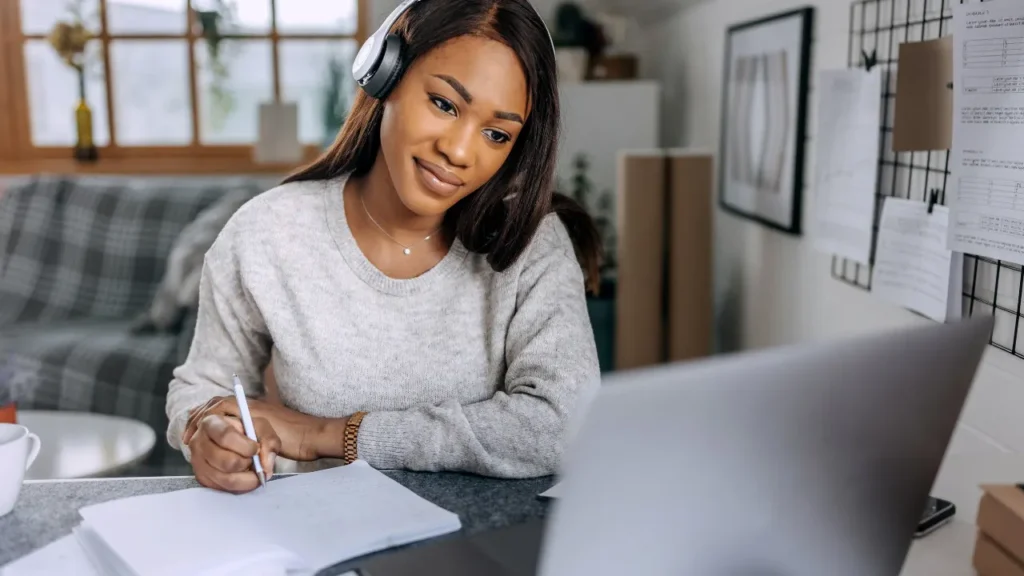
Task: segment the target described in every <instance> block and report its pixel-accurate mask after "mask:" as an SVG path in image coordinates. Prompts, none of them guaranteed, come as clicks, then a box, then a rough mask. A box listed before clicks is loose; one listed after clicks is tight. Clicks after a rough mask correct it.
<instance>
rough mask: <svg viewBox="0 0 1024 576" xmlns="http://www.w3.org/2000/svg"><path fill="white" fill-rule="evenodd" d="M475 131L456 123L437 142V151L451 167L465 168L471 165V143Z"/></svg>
mask: <svg viewBox="0 0 1024 576" xmlns="http://www.w3.org/2000/svg"><path fill="white" fill-rule="evenodd" d="M475 133H476V130H474V129H473V127H471V126H468V125H466V124H462V123H456V124H455V125H454V126H452V128H451V129H450V130H449V131H447V132H446V133H445V134H444V135H443V136H441V138H439V139H438V140H437V150H438V152H440V153H441V154H443V155H444V156H445V158H447V160H448V162H449V163H450V164H451V165H452V166H457V167H459V168H465V167H467V166H469V165H470V164H471V163H472V149H473V148H472V142H473V140H472V139H473V134H475Z"/></svg>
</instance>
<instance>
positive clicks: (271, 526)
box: [80, 461, 461, 576]
mask: <svg viewBox="0 0 1024 576" xmlns="http://www.w3.org/2000/svg"><path fill="white" fill-rule="evenodd" d="M80 513H81V515H82V517H83V518H85V521H86V522H87V523H88V524H89V526H90V527H91V528H92V529H93V530H94V531H95V532H96V534H98V535H99V536H100V537H101V538H102V539H103V540H104V541H105V542H106V543H107V545H108V546H109V547H110V548H111V549H112V550H114V551H116V553H117V554H118V555H119V556H120V557H121V558H122V559H123V560H124V562H125V563H126V564H127V565H129V566H130V567H131V568H132V570H134V571H135V572H137V573H139V574H147V575H148V574H154V575H155V576H163V575H165V574H166V575H168V576H171V575H178V574H184V573H189V574H194V573H199V572H203V571H204V570H211V569H215V568H217V567H224V566H227V565H229V564H231V563H232V561H233V560H237V559H238V558H239V557H253V556H258V555H260V554H261V553H265V552H266V551H267V550H270V549H278V550H281V549H283V550H287V551H288V552H291V553H292V554H294V556H295V557H297V558H298V559H299V560H301V562H302V563H303V564H304V565H306V566H309V567H313V568H315V567H323V566H328V565H332V564H335V563H338V562H341V561H344V560H348V559H351V558H355V557H357V556H362V555H364V554H368V553H371V552H376V551H379V550H382V549H385V548H389V547H391V546H397V545H402V544H408V543H411V542H415V541H417V540H422V539H424V538H429V537H433V536H439V535H441V534H446V533H449V532H454V531H457V530H458V529H459V528H460V527H461V524H460V523H459V519H458V516H457V515H455V514H452V513H451V512H448V511H446V510H444V509H442V508H440V507H438V506H436V505H434V504H432V503H430V502H428V501H427V500H425V499H423V498H421V497H419V496H417V495H416V494H415V493H413V492H412V491H410V490H409V489H407V488H405V487H404V486H402V485H401V484H398V483H397V482H395V481H393V480H391V479H390V478H388V477H387V476H385V475H384V474H382V473H380V472H379V471H377V470H374V469H373V468H372V467H370V466H369V465H368V464H366V463H365V462H362V461H357V462H355V463H353V464H351V465H348V466H343V467H337V468H329V469H326V470H321V471H318V472H309V473H306V474H299V475H296V476H291V477H288V478H282V479H280V480H275V481H273V482H270V483H268V484H267V487H266V488H263V489H257V490H255V491H253V492H249V493H247V494H242V495H234V494H227V493H223V492H218V491H215V490H210V489H207V488H192V489H188V490H182V491H178V492H171V493H167V494H154V495H147V496H136V497H132V498H126V499H123V500H116V501H112V502H106V503H103V504H97V505H93V506H87V507H85V508H82V509H81V510H80Z"/></svg>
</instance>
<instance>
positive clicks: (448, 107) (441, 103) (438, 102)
mask: <svg viewBox="0 0 1024 576" xmlns="http://www.w3.org/2000/svg"><path fill="white" fill-rule="evenodd" d="M430 101H431V102H433V103H434V106H437V109H438V110H440V111H441V112H444V113H445V114H452V115H454V114H455V106H453V105H452V103H451V102H449V101H447V100H445V99H444V98H441V97H439V96H431V97H430Z"/></svg>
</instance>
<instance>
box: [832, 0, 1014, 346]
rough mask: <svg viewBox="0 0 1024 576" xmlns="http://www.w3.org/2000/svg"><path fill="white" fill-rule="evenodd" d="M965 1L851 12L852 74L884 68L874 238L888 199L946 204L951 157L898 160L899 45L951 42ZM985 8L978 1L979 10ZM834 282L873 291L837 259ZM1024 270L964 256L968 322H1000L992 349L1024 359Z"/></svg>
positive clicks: (869, 0)
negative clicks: (986, 318) (956, 7)
mask: <svg viewBox="0 0 1024 576" xmlns="http://www.w3.org/2000/svg"><path fill="white" fill-rule="evenodd" d="M961 1H962V0H856V1H855V2H854V3H853V4H852V5H851V6H850V37H849V50H848V56H847V66H849V67H851V68H857V67H863V66H864V64H865V63H864V56H863V54H867V55H868V56H872V55H874V57H875V58H877V60H876V63H875V65H876V66H878V67H880V68H881V72H882V78H883V86H885V88H884V90H883V93H882V95H881V97H882V105H883V108H882V114H881V115H882V123H881V135H880V138H879V160H878V182H877V184H876V189H875V193H876V195H877V202H876V205H875V226H874V229H875V234H874V238H875V239H877V236H878V221H879V217H880V215H881V210H882V203H883V202H884V199H885V197H887V196H895V197H898V198H905V199H910V200H920V201H922V202H927V201H928V200H929V196H930V193H931V192H935V193H936V194H937V198H938V202H939V203H942V204H945V202H946V184H947V182H948V181H949V151H948V150H938V151H931V152H893V150H892V137H893V117H894V115H895V114H894V112H895V109H896V72H897V64H898V61H897V60H898V55H899V45H900V44H901V43H903V42H920V41H924V40H933V39H935V38H939V37H940V36H946V35H949V34H952V32H953V30H952V28H953V7H952V4H953V3H954V2H961ZM979 1H984V0H973V2H970V3H977V2H979ZM832 277H833V278H836V279H837V280H840V281H842V282H845V283H847V284H851V285H853V286H856V287H859V288H862V289H864V290H870V289H871V267H870V266H864V265H862V264H860V263H857V262H853V261H850V260H846V259H844V258H841V257H838V256H834V257H833V258H832ZM1022 288H1024V284H1022V275H1021V266H1020V265H1018V264H1013V263H1011V262H1005V261H1001V260H994V259H991V258H986V257H982V256H975V255H973V254H964V286H963V290H962V297H963V314H964V316H973V315H975V314H989V315H995V317H996V321H995V329H994V330H993V332H992V337H991V339H990V342H991V344H992V345H993V346H995V347H996V348H999V349H1000V350H1003V351H1006V352H1009V353H1010V354H1013V355H1014V356H1017V357H1019V358H1024V330H1022V328H1024V317H1022V315H1021V295H1022Z"/></svg>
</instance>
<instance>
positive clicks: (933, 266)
mask: <svg viewBox="0 0 1024 576" xmlns="http://www.w3.org/2000/svg"><path fill="white" fill-rule="evenodd" d="M948 223H949V210H948V209H947V208H946V207H945V206H940V205H936V206H934V208H933V210H932V213H931V214H929V213H928V204H927V203H926V202H920V201H915V200H904V199H902V198H886V199H885V204H884V205H883V207H882V219H881V222H880V223H879V228H878V247H877V249H876V252H875V267H874V272H873V277H872V281H871V291H872V293H874V294H875V295H876V296H879V297H880V298H883V299H884V300H887V301H889V302H891V303H893V304H897V305H899V306H903V307H904V308H908V309H910V310H914V311H915V312H918V313H920V314H924V315H925V316H928V317H929V318H931V319H933V320H936V321H938V322H947V321H950V320H956V319H958V318H959V317H960V314H961V307H962V297H961V292H962V291H963V269H964V267H963V255H962V254H960V253H959V252H951V251H950V250H949V249H947V248H946V241H945V239H946V228H947V226H948Z"/></svg>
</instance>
